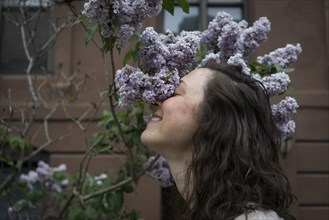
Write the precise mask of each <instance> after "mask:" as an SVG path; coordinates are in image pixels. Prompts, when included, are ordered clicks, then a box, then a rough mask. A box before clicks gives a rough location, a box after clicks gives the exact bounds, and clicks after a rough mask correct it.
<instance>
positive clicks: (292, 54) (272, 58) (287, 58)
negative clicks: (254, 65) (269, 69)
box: [257, 44, 302, 68]
mask: <svg viewBox="0 0 329 220" xmlns="http://www.w3.org/2000/svg"><path fill="white" fill-rule="evenodd" d="M301 52H302V48H301V46H300V44H296V46H294V45H292V44H287V45H286V46H285V47H283V48H278V49H276V50H274V51H272V52H270V53H269V54H266V55H264V56H259V57H257V62H259V63H262V64H265V65H267V66H271V65H275V64H276V65H279V66H281V67H283V68H284V67H288V66H289V65H290V64H291V63H293V62H295V61H296V60H297V58H298V55H299V54H300V53H301Z"/></svg>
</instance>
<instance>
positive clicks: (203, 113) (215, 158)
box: [141, 63, 295, 220]
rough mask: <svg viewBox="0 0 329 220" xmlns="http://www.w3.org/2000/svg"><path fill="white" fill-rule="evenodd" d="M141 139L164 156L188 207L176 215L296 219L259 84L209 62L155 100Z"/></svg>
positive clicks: (225, 219)
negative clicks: (171, 94)
mask: <svg viewBox="0 0 329 220" xmlns="http://www.w3.org/2000/svg"><path fill="white" fill-rule="evenodd" d="M156 104H157V107H156V110H155V112H154V114H153V118H152V120H151V121H150V122H149V123H148V125H147V128H146V129H145V131H144V132H143V133H142V135H141V140H142V142H143V143H144V144H145V145H147V146H148V147H149V148H150V149H152V150H153V151H155V152H156V153H158V154H160V155H162V156H163V157H164V158H165V159H166V160H167V162H168V164H169V166H170V170H171V173H172V176H173V179H174V180H175V183H176V186H177V189H178V191H179V192H180V194H181V195H182V196H183V198H184V199H185V201H186V208H185V210H184V211H183V215H182V217H180V219H198V220H200V219H201V220H203V219H216V220H217V219H223V220H229V219H236V220H241V219H281V218H283V219H295V218H294V217H292V216H291V215H290V214H289V213H288V212H287V209H288V208H289V206H290V205H291V204H292V202H293V200H294V196H293V195H292V194H291V192H290V186H289V182H288V180H287V178H286V177H285V176H284V174H283V171H282V168H281V166H280V164H279V156H278V146H279V144H280V141H279V140H280V139H279V134H278V133H277V130H276V127H275V124H274V123H273V121H272V117H271V108H270V104H269V98H268V96H267V94H266V92H265V90H264V88H263V87H262V85H261V84H260V83H259V82H258V81H256V80H255V79H253V78H251V77H249V76H247V75H244V74H242V73H241V70H240V69H239V68H238V67H234V66H229V65H226V64H215V63H209V64H207V65H206V66H205V67H204V68H200V69H196V70H194V71H192V72H190V73H189V74H187V75H186V76H184V77H183V78H182V79H181V83H180V85H179V86H178V88H177V89H176V91H175V94H174V96H173V97H171V98H168V99H166V100H164V101H159V102H157V103H156Z"/></svg>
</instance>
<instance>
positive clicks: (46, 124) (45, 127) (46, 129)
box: [43, 105, 58, 142]
mask: <svg viewBox="0 0 329 220" xmlns="http://www.w3.org/2000/svg"><path fill="white" fill-rule="evenodd" d="M57 107H58V105H56V106H55V107H53V108H52V109H51V111H50V112H49V113H48V114H47V116H46V117H45V119H44V120H43V126H44V129H45V135H46V138H47V141H48V142H49V141H50V140H51V138H50V134H49V129H48V119H49V118H50V117H51V115H52V114H54V112H55V111H56V110H57Z"/></svg>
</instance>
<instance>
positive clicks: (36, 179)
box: [19, 161, 69, 192]
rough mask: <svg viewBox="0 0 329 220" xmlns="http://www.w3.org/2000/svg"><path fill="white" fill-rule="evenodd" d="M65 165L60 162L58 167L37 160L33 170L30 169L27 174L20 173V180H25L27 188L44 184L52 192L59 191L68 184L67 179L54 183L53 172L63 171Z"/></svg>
mask: <svg viewBox="0 0 329 220" xmlns="http://www.w3.org/2000/svg"><path fill="white" fill-rule="evenodd" d="M65 170H66V165H65V164H62V165H59V166H58V167H54V168H52V167H50V166H49V165H48V164H47V163H45V162H44V161H39V162H38V167H37V168H36V169H35V170H31V171H29V172H28V174H21V175H20V177H19V179H20V181H23V182H26V183H27V186H28V187H29V189H31V190H33V189H34V188H35V187H36V186H38V185H39V186H40V185H42V186H45V187H46V188H47V189H49V190H50V191H53V192H61V191H62V190H63V189H64V188H66V187H67V186H68V184H69V181H68V180H67V179H64V180H62V181H61V183H60V184H57V183H55V180H54V178H53V174H54V173H55V172H60V171H65Z"/></svg>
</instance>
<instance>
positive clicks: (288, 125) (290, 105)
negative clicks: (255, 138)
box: [272, 96, 298, 139]
mask: <svg viewBox="0 0 329 220" xmlns="http://www.w3.org/2000/svg"><path fill="white" fill-rule="evenodd" d="M297 108H298V104H297V102H296V100H295V99H294V98H292V97H289V96H287V97H286V98H285V99H283V100H281V101H280V102H279V103H278V104H274V105H272V115H273V120H274V122H275V124H276V127H277V129H278V130H279V131H280V133H281V137H282V139H286V138H288V137H290V136H291V135H292V134H293V133H294V132H295V127H296V126H295V122H294V121H293V120H291V116H292V114H293V113H295V112H296V109H297Z"/></svg>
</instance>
